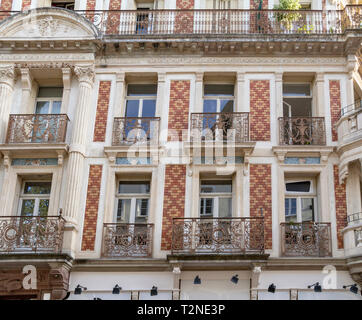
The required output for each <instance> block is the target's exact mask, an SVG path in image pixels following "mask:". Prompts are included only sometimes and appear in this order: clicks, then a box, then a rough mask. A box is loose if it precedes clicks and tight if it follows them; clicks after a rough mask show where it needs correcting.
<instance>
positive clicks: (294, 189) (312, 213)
mask: <svg viewBox="0 0 362 320" xmlns="http://www.w3.org/2000/svg"><path fill="white" fill-rule="evenodd" d="M316 204H317V196H316V191H315V187H314V180H302V181H288V182H286V184H285V221H286V222H309V221H316V218H317V215H316V213H317V212H316Z"/></svg>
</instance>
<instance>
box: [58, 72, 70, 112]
mask: <svg viewBox="0 0 362 320" xmlns="http://www.w3.org/2000/svg"><path fill="white" fill-rule="evenodd" d="M62 73H63V97H62V111H61V113H68V107H69V98H70V87H71V83H72V70H71V69H70V68H62Z"/></svg>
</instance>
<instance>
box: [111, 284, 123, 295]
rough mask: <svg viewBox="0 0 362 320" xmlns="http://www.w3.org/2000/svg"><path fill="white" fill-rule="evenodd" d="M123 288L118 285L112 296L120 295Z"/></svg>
mask: <svg viewBox="0 0 362 320" xmlns="http://www.w3.org/2000/svg"><path fill="white" fill-rule="evenodd" d="M121 290H122V288H121V287H120V286H119V285H118V284H116V285H115V286H114V288H113V290H112V294H119V293H120V292H121Z"/></svg>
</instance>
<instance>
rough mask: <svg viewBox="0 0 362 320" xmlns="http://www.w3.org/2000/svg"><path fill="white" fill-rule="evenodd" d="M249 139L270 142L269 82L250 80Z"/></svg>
mask: <svg viewBox="0 0 362 320" xmlns="http://www.w3.org/2000/svg"><path fill="white" fill-rule="evenodd" d="M250 139H251V141H270V83H269V80H250Z"/></svg>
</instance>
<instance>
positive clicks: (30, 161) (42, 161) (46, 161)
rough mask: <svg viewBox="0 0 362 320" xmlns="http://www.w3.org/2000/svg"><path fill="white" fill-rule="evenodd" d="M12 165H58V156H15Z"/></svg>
mask: <svg viewBox="0 0 362 320" xmlns="http://www.w3.org/2000/svg"><path fill="white" fill-rule="evenodd" d="M11 165H12V166H57V165H58V159H57V158H15V159H12V161H11Z"/></svg>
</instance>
